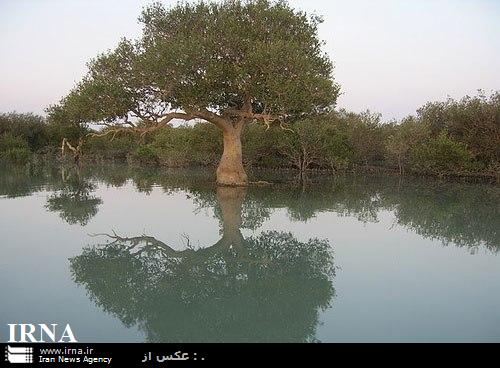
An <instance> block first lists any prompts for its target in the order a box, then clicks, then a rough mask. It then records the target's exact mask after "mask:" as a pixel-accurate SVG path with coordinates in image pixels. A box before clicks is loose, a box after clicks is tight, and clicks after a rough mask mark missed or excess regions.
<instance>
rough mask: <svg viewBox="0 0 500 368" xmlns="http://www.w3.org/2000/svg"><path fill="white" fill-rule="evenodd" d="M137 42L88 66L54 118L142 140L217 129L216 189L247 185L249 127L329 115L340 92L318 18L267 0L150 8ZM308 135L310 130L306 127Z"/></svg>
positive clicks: (123, 44)
mask: <svg viewBox="0 0 500 368" xmlns="http://www.w3.org/2000/svg"><path fill="white" fill-rule="evenodd" d="M139 19H140V21H141V22H142V24H143V34H142V37H141V38H140V39H138V40H136V41H130V40H126V39H123V40H122V41H121V42H120V44H119V45H118V47H117V48H116V49H115V50H113V51H110V52H108V53H105V54H102V55H100V56H98V57H97V58H96V59H94V60H93V61H91V62H90V63H89V72H88V74H87V75H86V76H85V77H84V78H83V80H82V81H81V82H80V83H79V84H78V85H77V86H76V87H75V88H74V89H73V90H72V91H71V92H70V93H69V94H68V95H67V96H66V97H65V98H64V99H62V101H61V102H60V103H59V104H58V105H56V106H52V107H51V108H49V112H50V115H51V116H52V117H53V118H54V119H56V120H57V119H59V120H63V121H65V122H72V123H75V124H88V123H97V124H103V125H106V126H107V127H106V129H104V130H103V131H101V132H100V133H99V134H100V135H104V134H107V135H111V136H114V135H116V134H117V133H119V132H123V131H129V132H137V133H138V134H140V135H141V136H142V137H144V135H145V134H147V133H148V132H151V131H152V130H154V129H158V128H159V127H161V126H163V125H165V124H168V123H170V122H172V121H174V120H176V119H181V120H184V121H192V120H201V121H208V122H210V123H212V124H214V125H215V126H217V127H218V128H219V129H220V130H221V131H222V133H223V137H224V140H223V141H224V153H223V155H222V159H221V161H220V164H219V167H218V169H217V182H218V184H221V185H245V184H246V183H247V175H246V173H245V170H244V168H243V164H242V148H241V134H242V131H243V129H244V127H245V126H246V125H247V124H249V123H251V122H262V123H264V124H266V125H270V124H280V125H281V126H285V125H286V123H287V121H289V120H290V119H293V118H294V117H297V116H303V115H305V114H309V113H318V112H322V111H325V110H327V109H330V108H331V107H332V106H333V105H334V103H335V101H336V98H337V95H338V92H339V87H338V85H337V84H335V83H334V81H333V79H332V70H333V67H332V63H331V61H330V60H329V58H328V56H327V55H326V54H325V53H324V52H323V51H322V50H321V46H322V42H321V41H320V40H319V38H318V32H317V31H318V25H319V24H320V23H321V19H320V18H319V17H317V16H309V15H307V14H306V13H304V12H301V11H296V10H294V9H292V8H291V7H290V6H289V5H288V4H287V3H286V2H285V1H277V2H272V1H268V0H249V1H237V0H226V1H222V2H213V3H212V2H203V1H201V2H197V3H194V4H186V3H179V4H178V5H176V6H173V7H171V8H168V9H167V8H165V7H164V6H163V5H161V4H159V3H156V4H153V5H151V6H148V7H146V8H145V9H144V10H143V12H142V15H141V17H140V18H139ZM311 129H314V127H313V126H311Z"/></svg>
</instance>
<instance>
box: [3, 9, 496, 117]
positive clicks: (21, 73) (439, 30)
mask: <svg viewBox="0 0 500 368" xmlns="http://www.w3.org/2000/svg"><path fill="white" fill-rule="evenodd" d="M163 2H164V3H166V4H173V3H175V1H171V0H164V1H163ZM148 3H150V1H145V0H0V112H7V111H18V112H30V111H32V112H35V113H43V110H44V108H45V107H47V106H48V105H49V104H52V103H56V102H57V101H58V100H59V99H60V98H61V97H63V96H64V95H65V94H66V93H67V92H68V91H69V90H70V89H71V87H72V86H73V85H74V84H75V83H76V82H77V81H78V80H79V79H80V78H81V77H82V76H83V75H84V74H85V71H86V62H87V61H88V60H89V59H91V58H93V57H94V56H96V55H97V54H98V53H100V52H103V51H106V50H108V49H110V48H113V47H114V46H115V45H116V44H117V42H118V41H119V39H120V38H121V37H124V36H125V37H128V38H134V37H137V36H138V35H139V34H140V25H139V23H138V22H137V17H138V16H139V13H140V10H141V9H142V7H143V6H144V5H146V4H148ZM290 4H291V5H292V6H294V7H295V8H298V9H302V10H306V11H309V12H311V11H312V12H314V13H316V14H319V15H322V16H323V17H324V20H325V22H324V23H323V24H322V26H321V28H320V37H321V38H322V39H323V40H325V41H326V46H325V51H327V52H328V53H329V54H330V57H331V59H332V60H333V62H334V64H335V79H336V80H337V82H338V83H340V85H341V87H342V93H343V94H342V96H341V97H340V98H339V100H338V106H339V107H345V108H347V109H349V110H353V111H358V112H359V111H362V110H365V109H370V110H372V111H376V112H380V113H382V115H383V119H384V120H390V119H393V118H401V117H403V116H405V115H408V114H414V113H415V110H416V109H417V108H418V107H419V106H421V105H423V104H424V103H425V102H426V101H430V100H444V99H446V97H447V96H451V97H454V98H460V97H462V96H464V95H466V94H475V93H476V91H477V89H483V90H484V91H486V92H487V93H490V92H491V91H494V90H499V89H500V0H412V1H410V0H376V1H374V0H350V1H347V0H344V1H340V0H309V1H307V0H291V1H290Z"/></svg>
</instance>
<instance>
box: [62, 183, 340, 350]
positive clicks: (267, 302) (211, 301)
mask: <svg viewBox="0 0 500 368" xmlns="http://www.w3.org/2000/svg"><path fill="white" fill-rule="evenodd" d="M217 198H218V201H219V207H220V213H221V220H222V224H221V225H222V226H221V227H222V229H221V231H222V237H221V239H220V240H219V241H218V242H217V243H216V244H214V245H212V246H209V247H206V248H200V249H192V248H190V247H188V248H187V249H184V250H175V249H174V248H173V247H170V246H169V245H167V244H165V243H163V242H161V241H159V240H157V239H155V238H153V237H148V236H139V237H132V238H126V237H121V236H118V235H116V234H111V235H107V237H108V239H109V241H108V242H107V243H106V244H101V245H95V246H91V247H87V248H85V249H84V251H83V253H82V254H81V255H79V256H77V257H74V258H72V259H71V270H72V276H73V279H74V281H75V282H77V283H78V284H82V285H84V286H85V288H86V289H87V291H88V293H89V295H90V297H91V298H92V299H93V300H94V301H95V303H96V304H97V305H99V306H100V307H101V308H103V309H104V310H106V311H107V312H110V313H112V314H114V315H116V316H117V317H118V318H120V320H121V321H122V322H123V323H124V324H125V325H127V326H131V325H137V326H139V327H140V328H141V329H142V330H143V331H145V333H146V335H147V340H148V341H153V342H166V341H184V342H186V341H200V342H203V341H213V342H215V341H283V342H293V341H295V342H299V341H312V340H314V338H315V330H316V326H317V324H318V312H319V310H321V309H324V308H327V307H328V306H329V305H330V301H331V299H332V297H333V295H334V289H333V285H332V277H333V275H334V268H333V255H332V251H331V248H330V246H329V244H328V242H327V241H324V240H318V239H311V240H309V241H307V242H300V241H298V240H297V239H295V238H294V237H293V236H292V235H291V234H290V233H283V232H275V231H270V232H265V233H262V234H261V235H259V236H252V237H248V238H244V237H243V236H242V234H241V231H240V227H241V224H242V217H241V209H242V203H243V201H244V198H245V189H242V188H218V189H217Z"/></svg>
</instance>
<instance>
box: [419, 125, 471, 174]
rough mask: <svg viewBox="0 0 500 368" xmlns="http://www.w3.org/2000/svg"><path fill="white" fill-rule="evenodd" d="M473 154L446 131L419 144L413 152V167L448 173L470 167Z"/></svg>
mask: <svg viewBox="0 0 500 368" xmlns="http://www.w3.org/2000/svg"><path fill="white" fill-rule="evenodd" d="M471 160H472V156H471V154H470V153H469V151H468V150H467V146H466V145H465V144H464V143H461V142H457V141H455V140H453V139H452V138H451V137H450V136H449V135H448V134H447V133H446V132H442V133H441V134H439V135H438V136H437V137H436V138H433V139H430V140H428V141H427V142H425V143H423V144H421V145H419V146H417V147H416V148H415V149H414V150H413V152H412V168H413V169H415V170H416V171H419V172H429V173H434V174H440V175H441V174H446V173H451V172H462V171H466V170H468V169H470V167H471Z"/></svg>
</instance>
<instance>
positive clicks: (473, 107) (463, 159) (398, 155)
mask: <svg viewBox="0 0 500 368" xmlns="http://www.w3.org/2000/svg"><path fill="white" fill-rule="evenodd" d="M91 132H92V131H91V130H90V129H89V128H83V127H81V126H75V125H67V126H65V125H61V124H56V123H51V122H50V121H46V120H45V119H44V118H43V117H41V116H38V115H33V114H18V113H7V114H0V158H2V159H4V160H9V161H27V160H29V159H30V157H32V156H33V154H49V155H50V154H52V155H60V147H61V142H62V139H63V138H67V139H68V140H69V141H72V142H77V141H78V139H79V138H81V137H86V138H85V140H84V141H83V148H82V153H83V157H84V158H86V159H92V160H101V159H102V160H110V159H111V160H128V161H129V162H134V163H140V164H158V165H164V166H168V167H186V166H212V165H216V164H217V163H218V161H219V159H220V157H221V153H222V137H221V134H220V132H219V131H218V130H217V129H216V128H215V127H214V126H213V125H212V124H209V123H198V124H194V125H182V126H179V127H171V126H166V127H165V128H161V129H159V130H156V131H154V132H152V133H150V134H149V135H146V136H145V137H143V139H139V137H137V136H135V135H134V134H127V133H124V134H121V135H118V136H115V137H114V138H113V139H112V138H111V135H108V136H105V137H90V136H88V133H91ZM243 150H244V152H243V155H244V162H245V164H246V165H247V166H253V167H262V168H289V169H290V168H293V169H297V170H300V171H301V172H305V171H307V170H313V169H316V170H328V171H331V172H342V171H356V170H361V169H374V168H382V169H387V170H394V171H396V172H398V173H400V174H405V173H409V174H430V175H438V176H449V175H451V176H483V177H490V178H495V179H497V180H498V178H499V175H500V174H499V173H500V92H495V93H493V94H491V95H490V96H485V95H484V94H482V93H480V94H479V95H478V96H474V97H469V96H467V97H464V98H462V99H461V100H458V101H457V100H453V99H448V100H447V101H445V102H429V103H427V104H426V105H424V106H423V107H421V108H420V109H419V110H418V111H417V114H416V116H409V117H407V118H404V119H402V120H401V121H392V122H388V123H383V122H381V119H380V115H379V114H374V113H370V112H369V111H367V112H363V113H353V112H348V111H345V110H342V109H341V110H335V111H333V112H330V113H328V114H324V115H317V116H309V117H305V118H303V119H300V120H297V121H294V122H291V123H290V124H289V126H287V128H286V129H283V128H282V127H279V126H270V127H266V126H263V125H261V124H254V125H250V126H249V127H248V128H247V129H246V130H245V132H244V134H243Z"/></svg>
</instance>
